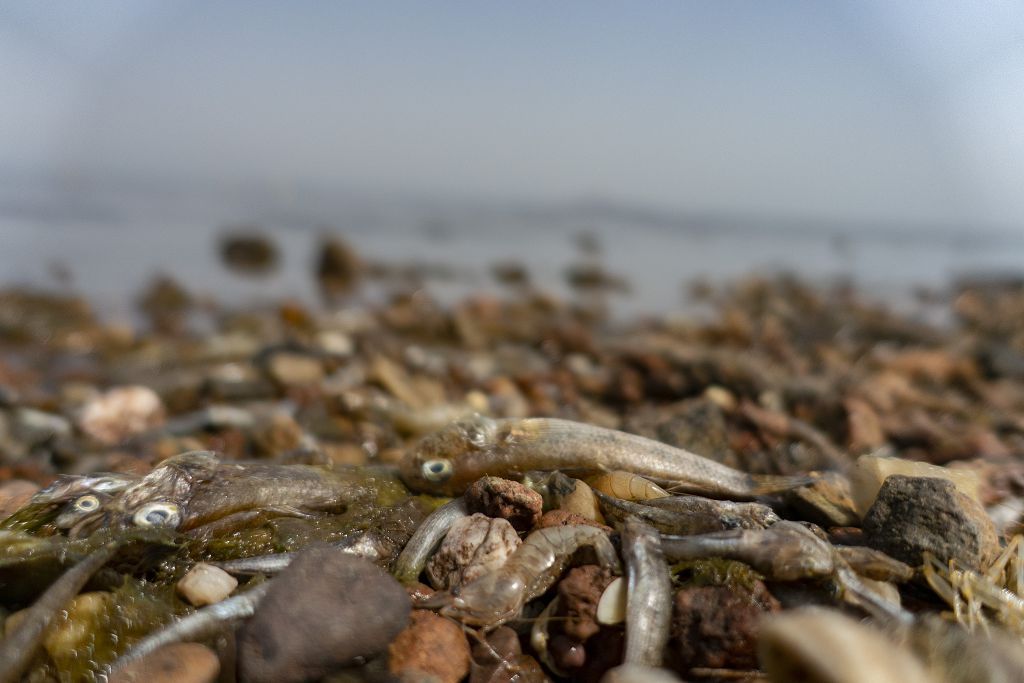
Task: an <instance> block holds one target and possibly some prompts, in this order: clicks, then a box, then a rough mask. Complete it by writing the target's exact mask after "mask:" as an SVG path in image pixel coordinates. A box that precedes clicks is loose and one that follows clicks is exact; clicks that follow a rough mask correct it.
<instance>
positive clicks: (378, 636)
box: [238, 546, 410, 683]
mask: <svg viewBox="0 0 1024 683" xmlns="http://www.w3.org/2000/svg"><path fill="white" fill-rule="evenodd" d="M409 611H410V601H409V596H408V594H406V592H405V589H404V588H403V587H402V585H401V584H400V583H398V581H396V580H395V579H394V578H392V577H391V576H390V575H389V574H387V573H385V572H384V571H383V570H382V569H380V568H379V567H377V566H376V565H375V564H373V563H372V562H370V561H368V560H365V559H362V558H359V557H354V556H352V555H349V554H347V553H345V552H343V551H342V550H338V549H335V548H330V547H324V546H320V547H316V548H311V549H309V550H306V551H303V552H302V553H300V554H299V555H298V556H297V557H296V558H295V560H294V561H293V562H292V563H291V565H290V566H289V567H288V568H287V569H286V570H285V571H284V572H282V573H281V575H280V576H278V577H277V578H275V579H274V583H273V585H272V586H271V588H270V590H269V591H268V593H267V595H266V597H264V598H263V600H262V602H261V603H260V605H259V607H258V608H257V610H256V614H254V615H253V617H252V618H251V619H249V621H247V622H246V623H245V624H244V625H243V626H242V628H241V629H240V631H239V636H238V660H239V680H241V681H243V682H246V683H257V682H262V681H276V682H279V683H287V682H290V681H296V682H297V681H305V680H309V679H315V678H319V677H322V676H324V675H326V674H327V673H328V672H330V671H332V670H334V669H337V668H339V667H343V666H346V665H349V664H352V663H353V662H354V661H356V659H357V658H360V657H372V656H374V655H377V654H379V653H381V652H383V651H384V650H385V649H386V648H387V646H388V644H389V643H390V642H391V641H392V640H393V639H394V637H395V636H397V635H398V633H399V632H400V631H401V630H402V629H403V628H405V625H406V623H408V620H409Z"/></svg>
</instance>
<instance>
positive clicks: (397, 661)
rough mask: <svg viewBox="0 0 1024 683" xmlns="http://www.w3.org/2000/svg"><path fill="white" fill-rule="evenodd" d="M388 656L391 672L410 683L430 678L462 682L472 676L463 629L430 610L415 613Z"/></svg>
mask: <svg viewBox="0 0 1024 683" xmlns="http://www.w3.org/2000/svg"><path fill="white" fill-rule="evenodd" d="M388 655H389V663H388V668H389V669H390V670H391V673H393V674H395V675H396V676H398V677H399V679H400V680H402V681H409V682H410V683H413V682H418V681H422V680H424V679H425V678H426V677H428V676H430V677H433V679H434V680H437V681H438V682H439V683H459V681H461V680H462V679H463V678H464V677H465V676H466V675H467V674H468V673H469V662H470V658H469V643H468V642H466V635H465V634H464V633H463V632H462V628H460V627H459V625H458V624H456V623H455V622H454V621H451V620H449V619H445V618H444V617H441V616H438V615H436V614H434V613H433V612H429V611H427V610H415V611H413V613H412V618H411V619H410V620H409V625H408V626H407V627H406V628H405V630H404V631H402V632H401V633H399V634H398V637H396V638H395V639H394V641H393V642H392V643H391V645H390V646H389V647H388Z"/></svg>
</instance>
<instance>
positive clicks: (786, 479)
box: [750, 474, 815, 496]
mask: <svg viewBox="0 0 1024 683" xmlns="http://www.w3.org/2000/svg"><path fill="white" fill-rule="evenodd" d="M750 482H751V493H752V494H753V495H755V496H764V495H768V494H772V493H782V492H783V491H789V490H791V489H795V488H799V487H801V486H808V485H810V484H813V483H814V482H815V478H814V477H811V476H808V475H806V474H796V475H777V474H752V475H750Z"/></svg>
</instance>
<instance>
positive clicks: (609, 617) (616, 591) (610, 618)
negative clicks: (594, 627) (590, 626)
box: [597, 576, 626, 626]
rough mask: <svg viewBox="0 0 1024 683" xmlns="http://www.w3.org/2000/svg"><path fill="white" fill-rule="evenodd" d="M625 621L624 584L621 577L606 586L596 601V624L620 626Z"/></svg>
mask: <svg viewBox="0 0 1024 683" xmlns="http://www.w3.org/2000/svg"><path fill="white" fill-rule="evenodd" d="M625 620H626V582H625V581H623V580H622V577H621V576H620V577H619V578H617V579H615V580H614V581H612V582H611V583H609V584H608V587H607V588H605V589H604V593H601V599H600V600H598V601H597V623H599V624H605V625H606V626H614V625H615V624H621V623H622V622H623V621H625Z"/></svg>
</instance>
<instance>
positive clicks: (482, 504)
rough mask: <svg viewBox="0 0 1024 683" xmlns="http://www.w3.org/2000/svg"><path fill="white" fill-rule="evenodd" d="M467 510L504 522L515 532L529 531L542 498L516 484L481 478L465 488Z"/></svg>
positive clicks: (541, 509) (537, 517)
mask: <svg viewBox="0 0 1024 683" xmlns="http://www.w3.org/2000/svg"><path fill="white" fill-rule="evenodd" d="M464 495H465V499H466V508H467V509H468V510H469V511H470V512H480V513H482V514H485V515H487V516H488V517H500V518H502V519H507V520H508V521H509V522H510V523H511V524H512V526H513V527H515V529H516V531H529V530H530V529H532V528H533V526H534V525H535V524H536V523H537V521H538V520H540V516H541V512H542V511H543V508H544V498H543V497H541V495H540V494H539V493H537V492H536V491H534V490H533V489H530V488H528V487H526V486H524V485H523V484H520V483H519V482H517V481H510V480H508V479H502V478H501V477H481V478H480V479H477V480H476V481H475V482H473V483H472V484H471V485H470V487H469V488H468V489H466V493H465V494H464Z"/></svg>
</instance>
